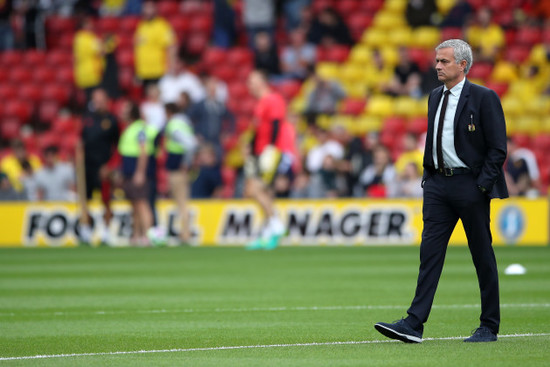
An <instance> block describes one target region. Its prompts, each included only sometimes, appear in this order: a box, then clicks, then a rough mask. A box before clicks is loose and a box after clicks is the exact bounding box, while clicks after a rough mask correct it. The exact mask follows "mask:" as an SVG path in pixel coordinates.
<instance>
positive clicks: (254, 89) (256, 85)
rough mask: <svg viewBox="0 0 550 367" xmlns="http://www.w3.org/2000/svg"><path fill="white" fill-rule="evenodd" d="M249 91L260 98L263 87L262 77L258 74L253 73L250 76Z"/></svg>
mask: <svg viewBox="0 0 550 367" xmlns="http://www.w3.org/2000/svg"><path fill="white" fill-rule="evenodd" d="M247 84H248V90H249V91H250V94H252V95H253V96H254V97H259V93H260V87H261V85H262V77H261V76H260V74H258V73H257V72H254V71H253V72H252V73H250V75H249V76H248V81H247Z"/></svg>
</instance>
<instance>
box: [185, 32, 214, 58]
mask: <svg viewBox="0 0 550 367" xmlns="http://www.w3.org/2000/svg"><path fill="white" fill-rule="evenodd" d="M208 42H209V36H208V34H206V33H193V34H191V35H190V36H189V38H187V39H186V45H185V47H186V50H187V52H189V53H190V54H191V55H202V53H203V52H204V50H205V49H206V47H207V46H208Z"/></svg>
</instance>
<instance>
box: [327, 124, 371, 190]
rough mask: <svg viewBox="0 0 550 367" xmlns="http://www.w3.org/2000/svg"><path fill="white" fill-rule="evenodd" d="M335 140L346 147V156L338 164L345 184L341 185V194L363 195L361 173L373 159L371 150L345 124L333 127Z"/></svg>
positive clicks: (338, 169)
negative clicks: (360, 186)
mask: <svg viewBox="0 0 550 367" xmlns="http://www.w3.org/2000/svg"><path fill="white" fill-rule="evenodd" d="M332 131H333V134H334V138H335V140H337V141H338V142H339V143H340V144H341V145H342V147H344V152H345V153H344V157H343V159H342V160H340V161H339V162H338V164H337V166H336V168H337V171H338V173H339V175H341V177H342V179H343V182H344V185H343V187H341V192H340V196H344V197H347V196H363V191H362V190H361V189H360V188H358V187H357V186H358V185H357V182H358V181H359V175H360V173H361V172H362V171H363V169H365V167H366V166H367V165H368V164H369V163H370V162H371V161H372V158H371V157H370V156H369V152H367V149H366V148H365V145H364V144H363V142H362V141H361V139H360V138H359V137H357V136H354V135H352V134H351V133H350V132H349V130H347V129H346V128H344V127H343V126H335V127H334V128H333V130H332Z"/></svg>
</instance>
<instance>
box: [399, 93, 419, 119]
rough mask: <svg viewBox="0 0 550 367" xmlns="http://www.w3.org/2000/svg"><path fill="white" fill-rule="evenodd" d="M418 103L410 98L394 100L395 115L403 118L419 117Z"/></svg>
mask: <svg viewBox="0 0 550 367" xmlns="http://www.w3.org/2000/svg"><path fill="white" fill-rule="evenodd" d="M417 111H418V101H417V100H416V99H414V98H412V97H409V96H399V97H396V98H395V99H394V102H393V113H394V114H395V115H396V116H401V117H416V116H418V112H417Z"/></svg>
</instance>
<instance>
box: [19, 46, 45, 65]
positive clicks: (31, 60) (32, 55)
mask: <svg viewBox="0 0 550 367" xmlns="http://www.w3.org/2000/svg"><path fill="white" fill-rule="evenodd" d="M45 61H46V53H45V52H44V51H39V50H28V51H26V52H25V56H24V57H23V63H24V64H25V65H29V66H33V67H38V66H40V65H43V64H44V62H45Z"/></svg>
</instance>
